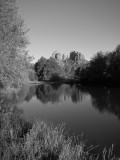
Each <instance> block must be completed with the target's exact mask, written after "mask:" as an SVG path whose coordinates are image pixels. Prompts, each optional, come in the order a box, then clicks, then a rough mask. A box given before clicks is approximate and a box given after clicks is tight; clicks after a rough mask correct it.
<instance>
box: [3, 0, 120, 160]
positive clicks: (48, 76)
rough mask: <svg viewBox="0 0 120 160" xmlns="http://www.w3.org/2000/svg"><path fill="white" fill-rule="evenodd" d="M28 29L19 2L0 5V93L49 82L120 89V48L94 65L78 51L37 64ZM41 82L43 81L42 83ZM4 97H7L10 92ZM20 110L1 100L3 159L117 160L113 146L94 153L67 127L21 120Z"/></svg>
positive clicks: (8, 0)
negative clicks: (117, 87) (30, 44)
mask: <svg viewBox="0 0 120 160" xmlns="http://www.w3.org/2000/svg"><path fill="white" fill-rule="evenodd" d="M27 32H28V29H27V28H26V27H25V24H24V20H23V19H22V18H21V16H20V15H19V13H18V6H17V4H16V0H0V90H2V89H4V90H6V91H7V92H8V91H9V90H18V89H20V88H21V87H23V86H24V85H25V84H29V83H31V84H42V83H45V82H46V83H48V82H55V83H56V82H57V83H79V84H105V85H106V84H110V85H114V84H115V85H120V45H118V46H117V47H116V48H115V50H113V51H111V52H106V53H104V52H102V51H100V52H98V53H97V54H95V55H94V56H93V57H92V58H91V60H90V61H87V60H86V59H85V58H84V55H83V54H82V53H80V52H77V51H71V52H70V55H69V56H65V55H61V54H60V53H59V52H53V54H52V56H51V57H50V58H49V59H46V58H44V57H41V58H40V59H39V60H38V61H37V62H36V63H35V64H33V63H32V60H33V57H31V56H29V54H28V52H27V50H26V47H27V45H28V44H29V40H28V37H27ZM39 81H40V82H39ZM7 92H6V93H7ZM20 112H21V111H19V110H18V108H17V106H16V105H14V106H11V105H10V104H9V105H8V106H6V105H4V104H3V101H2V99H1V101H0V159H1V160H38V159H39V160H58V159H59V160H87V159H88V160H99V159H103V160H117V159H119V158H117V157H116V156H115V155H114V154H113V146H112V147H111V148H110V149H104V150H103V153H101V154H100V155H99V154H94V153H93V152H92V149H93V148H94V147H87V146H86V144H85V142H84V140H82V139H81V141H77V142H76V141H74V138H72V137H69V136H68V135H66V134H65V129H64V126H63V125H58V126H54V124H52V123H47V122H44V121H42V120H39V119H37V120H35V121H34V122H29V121H27V120H25V119H23V118H21V116H20V114H19V113H20Z"/></svg>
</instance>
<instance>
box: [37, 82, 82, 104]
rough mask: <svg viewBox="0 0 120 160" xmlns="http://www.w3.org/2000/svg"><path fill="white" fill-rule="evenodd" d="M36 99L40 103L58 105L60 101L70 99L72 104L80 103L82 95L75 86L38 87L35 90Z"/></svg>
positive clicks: (47, 85) (46, 85)
mask: <svg viewBox="0 0 120 160" xmlns="http://www.w3.org/2000/svg"><path fill="white" fill-rule="evenodd" d="M36 97H37V98H38V99H39V100H40V101H41V102H42V103H44V104H45V103H48V102H51V103H58V102H61V101H66V99H68V98H70V99H71V100H72V102H73V103H77V102H81V101H82V99H83V97H84V93H83V92H82V91H81V90H80V89H79V88H77V87H76V85H72V86H70V85H66V84H63V85H55V84H54V85H50V84H45V85H40V86H38V88H37V90H36Z"/></svg>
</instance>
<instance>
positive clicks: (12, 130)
mask: <svg viewBox="0 0 120 160" xmlns="http://www.w3.org/2000/svg"><path fill="white" fill-rule="evenodd" d="M19 115H20V112H19V111H18V110H17V108H16V107H15V108H14V109H10V111H9V112H7V109H6V110H3V109H2V112H0V124H1V126H0V159H1V160H99V159H102V160H118V158H116V157H115V156H114V155H113V147H112V148H111V149H109V150H108V151H107V150H106V149H104V151H103V153H102V154H101V155H96V154H93V152H91V151H92V147H87V146H86V144H85V142H84V141H83V140H82V139H81V141H77V142H76V141H74V140H73V138H72V137H69V136H67V135H66V131H65V128H64V125H58V126H54V125H53V124H52V123H46V122H44V121H41V120H39V119H38V120H35V121H34V122H32V123H31V122H29V121H26V120H23V119H22V118H20V116H19ZM93 148H94V147H93Z"/></svg>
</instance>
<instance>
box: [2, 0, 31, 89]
mask: <svg viewBox="0 0 120 160" xmlns="http://www.w3.org/2000/svg"><path fill="white" fill-rule="evenodd" d="M27 32H28V29H26V28H25V25H24V21H23V19H22V18H21V17H20V16H19V15H18V7H17V4H16V0H1V1H0V84H1V87H13V88H16V87H19V86H21V85H22V84H23V83H25V81H27V80H28V75H29V71H30V68H29V65H30V62H31V60H32V57H30V56H29V55H28V53H27V52H26V50H25V49H26V46H27V45H28V44H29V41H28V38H27V36H26V33H27Z"/></svg>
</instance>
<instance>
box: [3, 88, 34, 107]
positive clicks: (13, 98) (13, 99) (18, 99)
mask: <svg viewBox="0 0 120 160" xmlns="http://www.w3.org/2000/svg"><path fill="white" fill-rule="evenodd" d="M36 87H37V86H24V87H23V88H21V90H19V91H18V92H12V93H9V94H2V93H1V94H0V101H2V104H4V105H6V106H13V105H18V104H20V103H22V102H23V101H30V100H31V99H32V97H33V96H34V95H35V93H36Z"/></svg>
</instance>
